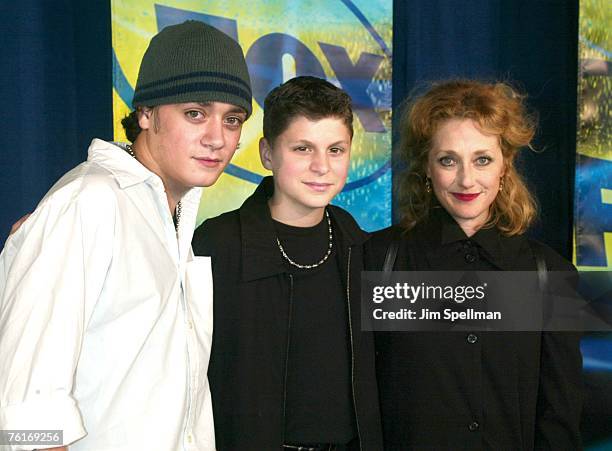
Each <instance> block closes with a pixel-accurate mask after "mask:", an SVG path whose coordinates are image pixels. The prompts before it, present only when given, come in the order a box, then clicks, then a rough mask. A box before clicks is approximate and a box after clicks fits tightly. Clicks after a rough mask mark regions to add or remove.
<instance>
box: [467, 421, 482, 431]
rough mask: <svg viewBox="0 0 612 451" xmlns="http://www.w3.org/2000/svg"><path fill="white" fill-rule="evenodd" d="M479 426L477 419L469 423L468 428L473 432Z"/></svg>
mask: <svg viewBox="0 0 612 451" xmlns="http://www.w3.org/2000/svg"><path fill="white" fill-rule="evenodd" d="M479 427H480V425H479V424H478V421H472V422H471V423H470V425H469V426H468V429H469V430H470V431H472V432H474V431H477V430H478V428H479Z"/></svg>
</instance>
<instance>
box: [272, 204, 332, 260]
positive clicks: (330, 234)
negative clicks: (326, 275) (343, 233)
mask: <svg viewBox="0 0 612 451" xmlns="http://www.w3.org/2000/svg"><path fill="white" fill-rule="evenodd" d="M325 218H326V219H327V230H328V232H329V245H328V246H327V252H326V253H325V255H324V256H323V258H322V259H321V260H319V261H318V262H317V263H313V264H311V265H301V264H299V263H296V262H294V261H293V260H291V258H290V257H289V256H288V255H287V253H286V252H285V249H284V248H283V245H282V244H281V242H280V240H279V239H278V237H276V244H277V245H278V249H279V250H280V252H281V254H282V256H283V257H284V258H285V260H287V261H288V262H289V264H290V265H291V266H295V267H296V268H300V269H312V268H316V267H317V266H321V265H322V264H323V263H325V261H326V260H327V259H328V258H329V256H330V255H331V252H332V247H333V244H334V242H333V239H332V225H331V219H329V213H328V212H327V208H326V209H325Z"/></svg>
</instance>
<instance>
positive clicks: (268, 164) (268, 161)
mask: <svg viewBox="0 0 612 451" xmlns="http://www.w3.org/2000/svg"><path fill="white" fill-rule="evenodd" d="M259 158H260V159H261V164H262V165H263V167H264V168H266V169H267V170H269V171H271V170H272V149H271V148H270V144H269V143H268V140H267V139H266V138H260V139H259Z"/></svg>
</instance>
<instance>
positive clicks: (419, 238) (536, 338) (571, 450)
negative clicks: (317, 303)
mask: <svg viewBox="0 0 612 451" xmlns="http://www.w3.org/2000/svg"><path fill="white" fill-rule="evenodd" d="M398 232H399V229H397V228H389V229H385V230H382V231H380V232H377V233H375V234H374V236H373V238H372V239H371V240H370V241H369V242H368V244H367V245H366V267H367V268H368V269H371V270H380V269H381V268H382V264H383V261H384V257H385V252H386V250H387V247H388V245H389V243H390V241H391V239H392V238H393V237H394V236H398ZM532 246H533V243H531V242H530V241H529V240H528V239H527V238H525V237H523V236H513V237H505V236H502V235H501V234H499V233H498V232H497V230H496V229H483V230H480V231H478V232H477V233H476V234H474V235H473V236H472V237H470V238H469V239H468V237H467V236H466V235H465V234H464V233H463V231H462V230H461V228H460V227H459V226H458V225H457V223H456V222H455V221H454V220H453V219H452V218H451V217H450V215H448V214H447V213H446V211H444V210H442V209H435V210H434V213H433V214H432V216H431V218H430V220H428V221H425V222H423V223H421V224H419V225H417V226H416V227H415V228H414V229H412V230H410V231H409V232H407V234H406V235H403V236H402V241H401V246H400V248H399V251H398V254H397V260H396V264H395V268H394V269H395V270H398V271H406V270H417V271H443V270H464V269H474V270H479V271H480V270H508V271H512V270H516V271H529V270H535V268H536V263H535V259H534V254H533V252H532ZM539 247H540V248H541V249H543V253H544V257H545V260H546V263H547V267H548V269H549V270H558V271H571V270H573V267H572V266H571V264H570V263H568V262H566V261H565V260H563V259H562V258H561V257H560V256H559V255H557V254H556V253H555V252H554V251H553V250H551V249H550V248H547V247H545V246H544V245H539ZM375 337H376V351H377V376H378V383H379V387H380V400H381V415H382V422H383V433H384V440H385V449H387V450H412V449H415V450H421V449H427V450H429V449H431V450H440V451H443V450H453V451H455V450H470V451H474V450H496V451H497V450H500V451H506V450H508V451H510V450H513V451H514V450H523V451H528V450H534V449H536V450H555V451H557V450H564V451H565V450H567V451H575V450H579V449H581V442H580V433H579V421H580V410H581V377H582V374H581V373H582V364H581V356H580V350H579V334H577V333H538V332H504V333H502V332H499V333H495V332H473V333H470V332H469V331H467V332H465V333H463V332H379V333H376V334H375Z"/></svg>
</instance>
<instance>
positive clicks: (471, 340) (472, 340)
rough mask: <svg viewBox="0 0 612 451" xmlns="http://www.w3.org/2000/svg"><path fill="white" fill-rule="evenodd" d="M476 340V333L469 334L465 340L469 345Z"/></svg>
mask: <svg viewBox="0 0 612 451" xmlns="http://www.w3.org/2000/svg"><path fill="white" fill-rule="evenodd" d="M477 341H478V335H476V334H469V335H468V336H467V342H468V343H469V344H471V345H473V344H474V343H476V342H477Z"/></svg>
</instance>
